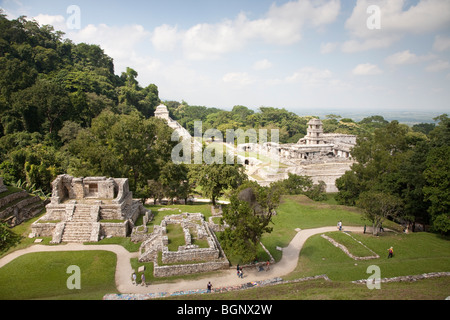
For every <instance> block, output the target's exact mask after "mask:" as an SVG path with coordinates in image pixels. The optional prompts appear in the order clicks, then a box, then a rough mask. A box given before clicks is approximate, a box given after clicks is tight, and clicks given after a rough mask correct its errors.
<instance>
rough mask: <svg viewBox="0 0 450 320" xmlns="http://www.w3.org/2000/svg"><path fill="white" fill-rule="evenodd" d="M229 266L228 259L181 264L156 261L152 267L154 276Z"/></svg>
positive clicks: (211, 269)
mask: <svg viewBox="0 0 450 320" xmlns="http://www.w3.org/2000/svg"><path fill="white" fill-rule="evenodd" d="M229 266H230V264H229V262H228V261H212V262H205V263H194V264H182V265H173V266H159V265H158V264H157V263H156V262H155V265H154V269H153V275H154V276H155V277H171V276H178V275H185V274H193V273H201V272H209V271H215V270H219V269H226V268H228V267H229Z"/></svg>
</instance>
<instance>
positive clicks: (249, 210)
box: [221, 182, 280, 263]
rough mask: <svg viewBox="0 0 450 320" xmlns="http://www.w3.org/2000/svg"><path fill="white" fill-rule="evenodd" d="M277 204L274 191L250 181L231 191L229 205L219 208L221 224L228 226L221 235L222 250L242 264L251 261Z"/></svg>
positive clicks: (267, 229) (270, 229)
mask: <svg viewBox="0 0 450 320" xmlns="http://www.w3.org/2000/svg"><path fill="white" fill-rule="evenodd" d="M279 201H280V193H279V192H277V190H276V189H272V188H268V187H261V186H259V185H258V184H257V183H252V182H248V183H245V184H243V185H242V186H241V187H239V188H238V189H237V190H236V191H235V192H233V194H232V196H231V197H230V204H229V205H226V206H224V207H223V221H225V222H226V223H227V224H228V225H229V226H230V227H229V228H226V229H225V231H224V232H223V234H222V235H221V243H222V245H223V247H224V250H226V252H228V253H231V255H233V256H237V257H239V258H240V260H241V261H240V262H242V263H248V262H252V261H254V260H255V259H256V258H257V251H258V246H259V242H260V240H261V236H262V235H263V234H264V233H270V232H272V230H273V228H272V227H270V226H269V225H270V223H271V221H272V220H271V219H272V215H273V214H274V213H275V209H276V208H277V207H278V205H279Z"/></svg>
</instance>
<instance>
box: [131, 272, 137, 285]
mask: <svg viewBox="0 0 450 320" xmlns="http://www.w3.org/2000/svg"><path fill="white" fill-rule="evenodd" d="M131 281H132V282H133V284H134V285H137V282H136V272H135V271H133V274H132V275H131Z"/></svg>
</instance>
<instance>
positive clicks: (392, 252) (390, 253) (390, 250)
mask: <svg viewBox="0 0 450 320" xmlns="http://www.w3.org/2000/svg"><path fill="white" fill-rule="evenodd" d="M388 251H389V254H388V259H389V258H392V257H393V256H394V248H393V247H390V248H389V249H388Z"/></svg>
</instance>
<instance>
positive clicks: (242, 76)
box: [222, 72, 256, 86]
mask: <svg viewBox="0 0 450 320" xmlns="http://www.w3.org/2000/svg"><path fill="white" fill-rule="evenodd" d="M222 80H223V81H224V82H227V83H231V84H237V85H239V86H247V85H250V84H253V83H254V82H255V81H256V80H255V78H253V77H252V76H250V75H249V74H248V73H247V72H230V73H227V74H226V75H224V76H223V78H222Z"/></svg>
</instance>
